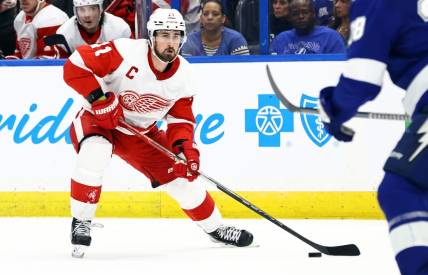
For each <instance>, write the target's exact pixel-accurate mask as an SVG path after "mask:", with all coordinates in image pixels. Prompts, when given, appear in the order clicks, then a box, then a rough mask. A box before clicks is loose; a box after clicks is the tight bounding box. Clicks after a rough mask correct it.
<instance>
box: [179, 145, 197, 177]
mask: <svg viewBox="0 0 428 275" xmlns="http://www.w3.org/2000/svg"><path fill="white" fill-rule="evenodd" d="M172 151H173V152H174V154H176V155H179V154H180V155H181V153H182V155H184V157H185V158H186V162H187V164H186V163H184V162H183V161H177V162H175V163H174V166H173V171H174V175H175V176H176V177H180V178H186V179H187V180H188V181H194V180H195V179H196V178H197V177H198V176H199V172H198V171H199V150H198V149H197V148H196V144H194V143H193V142H191V141H188V140H185V141H183V142H181V143H178V144H177V145H175V146H173V148H172Z"/></svg>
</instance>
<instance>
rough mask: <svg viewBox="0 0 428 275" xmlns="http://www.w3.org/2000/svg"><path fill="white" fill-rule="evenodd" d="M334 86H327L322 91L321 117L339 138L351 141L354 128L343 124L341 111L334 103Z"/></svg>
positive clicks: (328, 129) (326, 126)
mask: <svg viewBox="0 0 428 275" xmlns="http://www.w3.org/2000/svg"><path fill="white" fill-rule="evenodd" d="M333 91H334V87H326V88H324V89H322V90H321V92H320V106H319V108H320V117H321V120H322V122H323V123H324V127H325V128H326V130H327V131H328V132H329V133H330V134H331V135H333V136H334V137H335V138H336V139H337V140H340V141H344V142H349V141H352V138H353V137H354V133H355V132H354V130H352V129H351V128H348V127H346V126H344V125H343V123H344V122H345V120H344V118H343V115H341V114H340V111H338V110H336V109H335V108H334V104H333Z"/></svg>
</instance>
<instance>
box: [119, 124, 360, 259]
mask: <svg viewBox="0 0 428 275" xmlns="http://www.w3.org/2000/svg"><path fill="white" fill-rule="evenodd" d="M120 122H121V123H120V126H121V127H123V128H125V129H127V130H128V131H130V132H131V133H133V134H134V135H136V136H137V137H138V138H140V139H142V140H143V141H144V142H146V143H147V144H149V145H151V146H153V147H154V148H156V149H157V150H159V151H160V152H161V153H163V154H164V155H166V156H168V157H169V158H171V159H173V160H174V161H185V160H184V159H182V158H180V157H179V156H177V155H175V154H174V153H172V152H171V151H170V150H168V149H167V148H165V147H164V146H162V145H160V144H159V143H157V142H156V141H154V140H152V139H151V138H149V137H148V136H146V135H144V134H141V133H140V132H139V131H138V130H137V129H136V128H134V127H133V126H131V125H129V124H128V123H126V122H125V121H123V120H121V121H120ZM199 174H200V176H201V177H203V178H205V179H206V180H207V181H209V182H211V183H213V184H214V185H215V186H216V187H217V188H218V189H219V190H220V191H222V192H223V193H225V194H226V195H228V196H230V197H231V198H233V199H235V200H236V201H238V202H239V203H241V204H242V205H244V206H246V207H247V208H249V209H251V210H252V211H254V212H256V213H257V214H259V215H260V216H262V217H263V218H265V219H267V220H269V221H270V222H272V223H274V224H275V225H277V226H279V227H281V228H282V229H283V230H285V231H287V232H288V233H290V234H291V235H293V236H294V237H296V238H298V239H299V240H301V241H303V242H304V243H306V244H308V245H310V246H312V247H313V248H315V249H316V250H318V251H319V252H321V253H324V254H326V255H331V256H358V255H360V250H359V249H358V247H357V246H356V245H355V244H347V245H340V246H324V245H320V244H317V243H314V242H313V241H311V240H308V239H306V238H305V237H303V236H302V235H300V234H299V233H297V232H296V231H294V230H293V229H291V228H289V227H288V226H286V225H284V224H283V223H281V222H280V221H278V220H277V219H275V218H273V217H272V216H270V215H269V214H267V213H266V212H264V211H263V210H261V209H260V208H258V207H257V206H255V205H254V204H252V203H251V202H249V201H247V200H246V199H244V198H243V197H241V196H239V195H238V194H236V193H235V192H233V191H232V190H230V189H228V188H227V187H225V186H223V185H222V184H220V183H219V182H218V181H216V180H215V179H213V178H211V177H209V176H208V175H206V174H205V173H203V172H202V171H199Z"/></svg>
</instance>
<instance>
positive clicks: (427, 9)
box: [418, 0, 428, 22]
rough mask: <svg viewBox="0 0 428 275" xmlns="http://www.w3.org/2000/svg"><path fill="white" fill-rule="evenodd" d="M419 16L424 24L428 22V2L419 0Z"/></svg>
mask: <svg viewBox="0 0 428 275" xmlns="http://www.w3.org/2000/svg"><path fill="white" fill-rule="evenodd" d="M418 15H419V16H420V18H422V20H424V22H428V1H427V0H419V1H418Z"/></svg>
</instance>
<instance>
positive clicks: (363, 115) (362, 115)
mask: <svg viewBox="0 0 428 275" xmlns="http://www.w3.org/2000/svg"><path fill="white" fill-rule="evenodd" d="M266 72H267V75H268V78H269V82H270V85H271V86H272V89H273V91H274V92H275V95H276V96H277V97H278V99H279V100H280V101H281V102H282V104H284V106H285V107H286V108H287V109H288V110H289V111H290V112H293V113H305V114H316V115H318V114H319V110H318V109H314V108H303V107H298V106H296V105H294V104H293V103H291V102H290V101H289V100H288V99H287V98H286V97H285V96H284V93H282V92H281V90H280V89H279V88H278V85H276V83H275V80H274V79H273V77H272V73H271V71H270V69H269V65H267V64H266ZM355 117H359V118H368V119H386V120H407V119H410V117H409V116H408V115H404V114H391V113H372V112H357V113H356V114H355Z"/></svg>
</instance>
